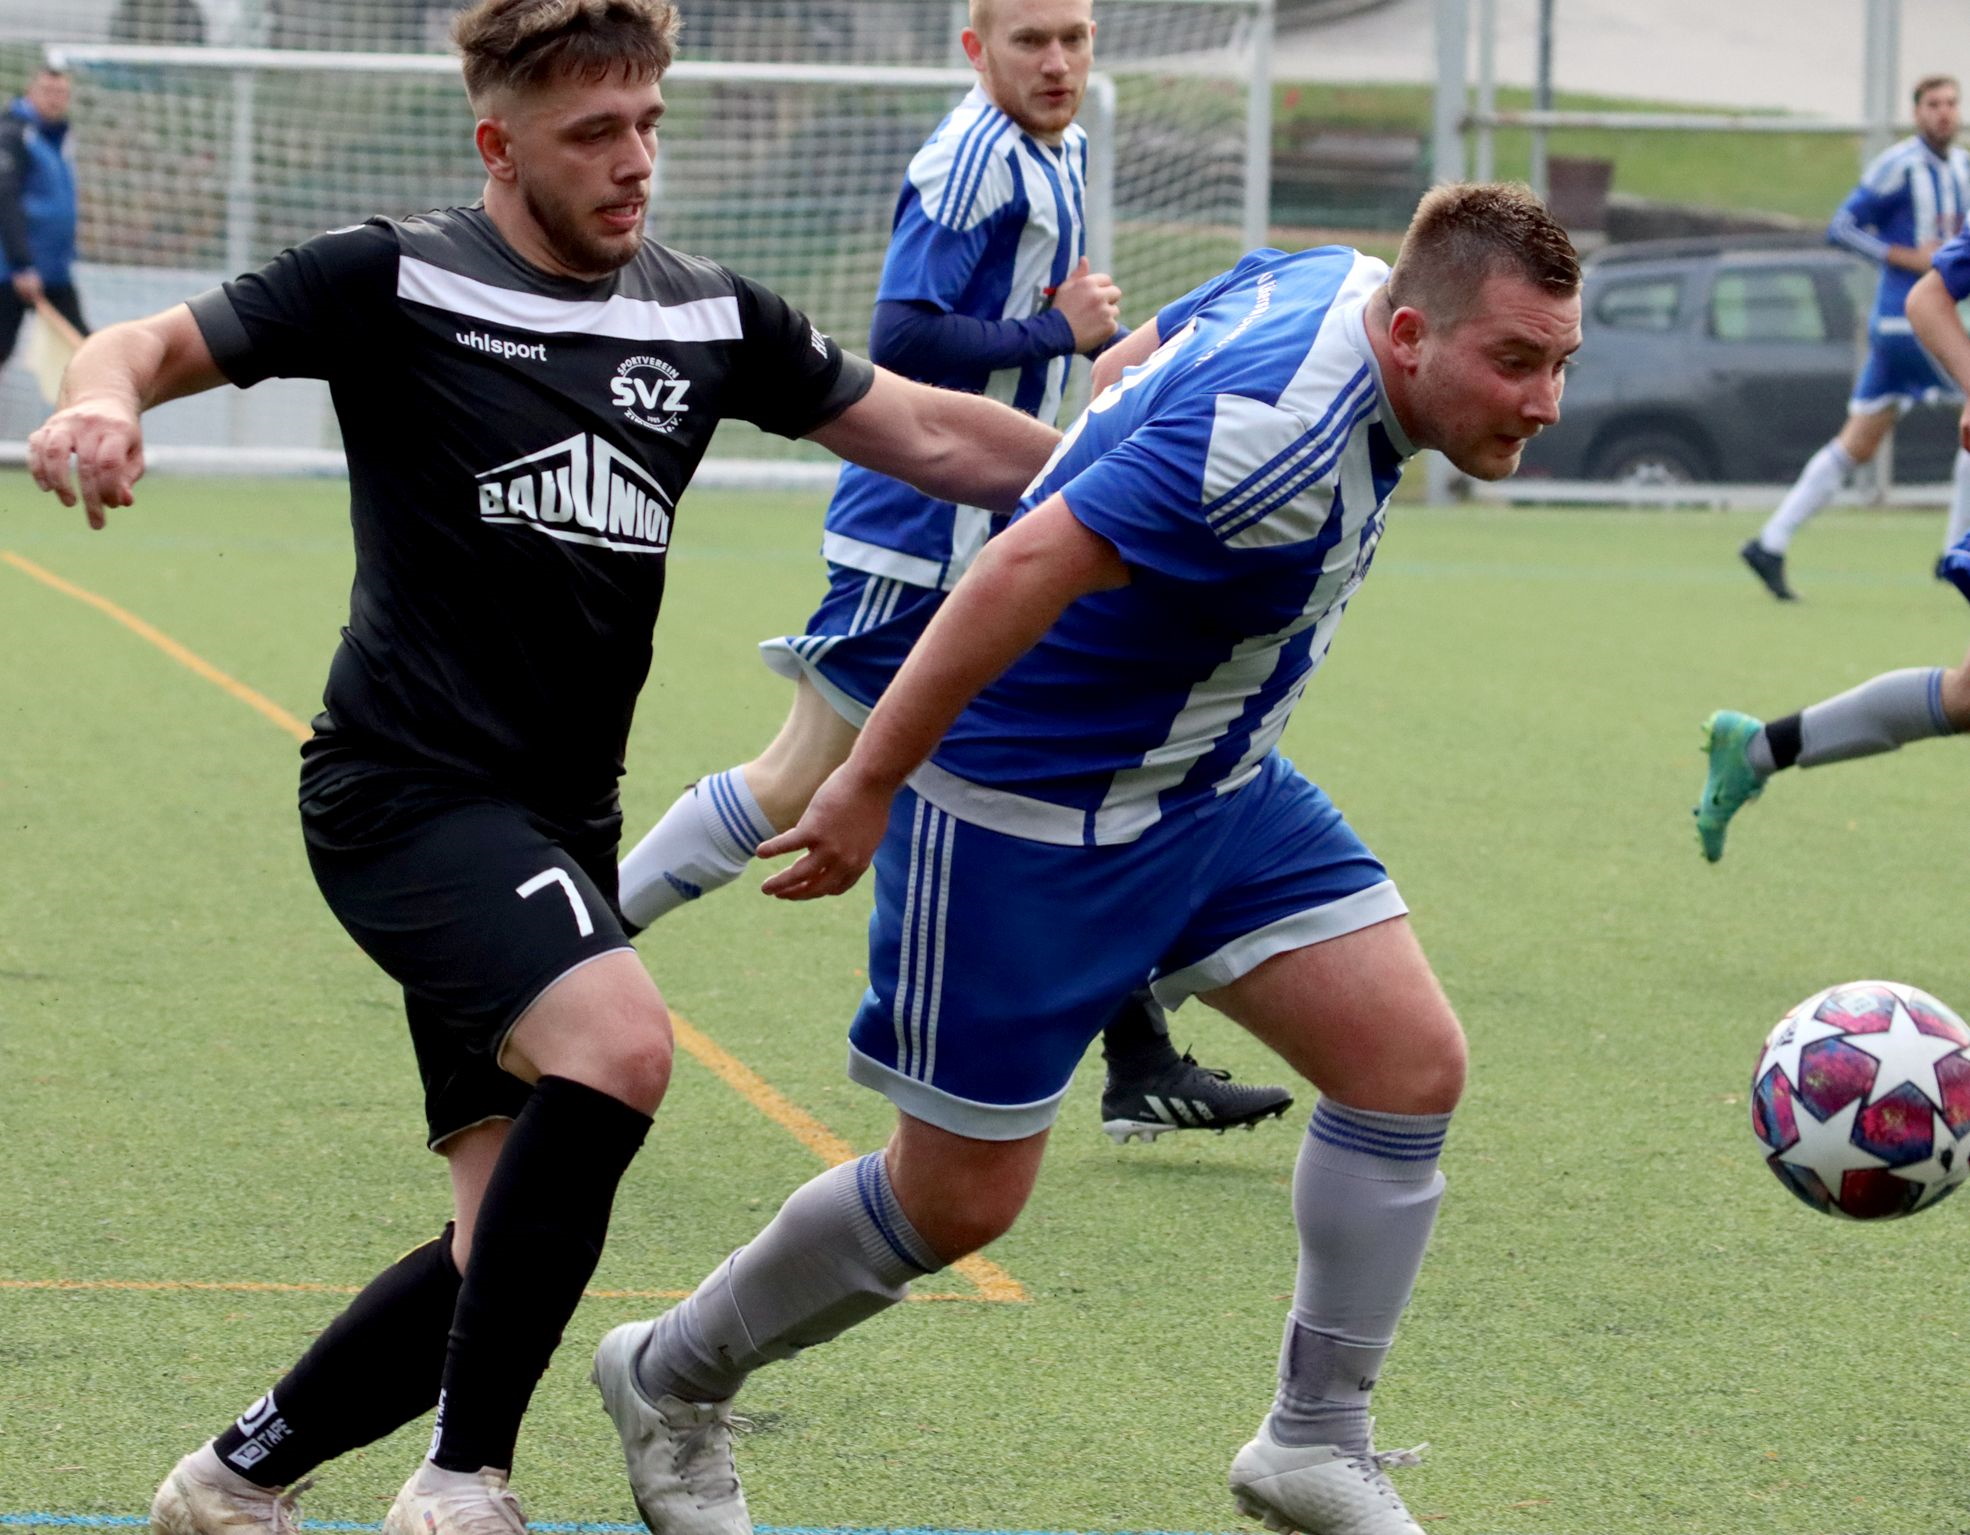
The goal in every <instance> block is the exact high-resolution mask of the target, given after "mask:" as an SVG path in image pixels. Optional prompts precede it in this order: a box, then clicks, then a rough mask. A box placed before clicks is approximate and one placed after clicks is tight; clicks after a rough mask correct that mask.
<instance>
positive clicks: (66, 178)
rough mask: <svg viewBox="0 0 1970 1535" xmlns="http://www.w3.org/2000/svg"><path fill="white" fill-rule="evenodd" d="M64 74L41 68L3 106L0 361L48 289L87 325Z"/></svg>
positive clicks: (77, 323)
mask: <svg viewBox="0 0 1970 1535" xmlns="http://www.w3.org/2000/svg"><path fill="white" fill-rule="evenodd" d="M69 89H70V87H69V78H68V75H67V74H66V73H65V72H64V71H62V70H59V69H52V68H44V69H42V70H41V71H39V72H38V73H37V74H36V75H35V76H34V78H33V79H32V80H31V81H29V82H28V87H27V89H26V90H25V91H23V92H22V93H21V94H20V95H19V96H16V97H15V98H14V99H13V101H11V102H9V103H8V105H7V109H6V112H5V113H4V114H0V272H4V273H5V275H6V278H7V281H6V282H5V283H0V363H4V362H5V361H6V360H7V357H8V355H9V354H10V353H12V351H13V350H14V340H15V337H16V336H17V335H18V334H19V332H20V323H21V316H22V315H23V314H25V313H26V312H27V311H28V310H30V309H32V308H33V307H34V303H35V300H36V299H38V298H41V297H42V296H44V295H45V296H46V297H47V300H48V302H49V303H51V304H53V305H54V306H55V308H56V309H58V310H60V311H61V313H62V314H63V315H64V316H66V317H67V319H68V322H69V323H70V324H71V325H73V326H74V327H75V328H76V329H77V330H79V331H81V332H83V333H84V334H85V335H86V334H87V333H88V330H89V327H88V325H87V324H85V323H84V322H83V319H82V306H81V303H80V302H79V301H78V300H77V298H76V295H75V274H74V265H75V167H74V166H73V165H72V164H71V163H70V161H69V158H68V154H67V142H68V100H69Z"/></svg>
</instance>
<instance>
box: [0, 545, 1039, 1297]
mask: <svg viewBox="0 0 1970 1535" xmlns="http://www.w3.org/2000/svg"><path fill="white" fill-rule="evenodd" d="M0 560H5V561H6V562H7V563H8V564H9V565H12V566H13V567H14V568H15V569H16V570H19V571H20V572H22V573H23V574H24V575H28V576H31V577H33V579H35V580H36V581H39V582H40V583H41V584H42V585H44V586H47V587H51V588H52V589H54V590H55V591H58V592H60V593H61V594H62V595H63V596H65V597H73V598H74V599H75V600H76V601H77V602H86V603H87V604H88V605H89V606H90V607H92V608H94V609H96V610H97V611H98V612H100V613H104V614H107V615H108V616H109V617H111V618H113V619H115V620H116V621H117V622H118V623H119V624H122V625H123V626H124V627H125V628H126V629H128V630H129V631H130V632H131V633H132V634H135V635H136V636H137V637H138V638H140V639H143V640H146V641H148V642H149V643H150V644H152V645H155V646H156V647H157V648H158V649H159V650H161V651H163V652H164V653H165V654H166V655H167V656H169V657H170V658H171V659H172V660H174V661H176V662H177V663H178V664H179V665H180V666H183V667H185V668H186V669H187V670H189V671H191V672H194V673H196V674H197V675H198V676H200V677H203V678H204V679H205V680H206V681H207V682H210V683H212V684H213V685H214V686H215V687H218V688H221V689H223V690H224V691H225V692H227V693H230V694H231V695H232V696H233V697H234V698H236V699H238V700H239V701H240V702H241V703H243V704H245V705H246V706H247V707H248V708H250V709H252V710H254V711H255V712H257V713H259V714H262V715H264V716H265V717H266V718H267V719H269V720H271V721H273V723H274V724H276V725H278V726H279V727H280V728H281V729H282V730H285V731H286V732H287V733H288V734H289V735H291V736H293V737H294V738H295V739H296V740H297V741H306V740H307V739H308V738H309V736H310V735H311V734H313V732H312V731H310V730H309V729H308V727H307V726H306V725H304V724H302V723H301V721H300V720H298V719H296V718H295V717H294V716H293V715H292V714H289V713H288V712H287V711H286V710H285V709H283V708H282V707H281V706H280V705H279V704H277V703H275V702H274V701H273V700H272V699H270V698H268V697H266V696H265V695H264V694H261V693H256V692H254V690H253V689H252V688H250V687H248V686H247V685H246V684H245V683H243V682H240V681H238V680H237V679H235V678H233V677H229V676H227V675H226V673H224V672H222V671H220V670H219V668H218V667H216V666H214V665H213V664H212V663H211V662H210V661H208V660H206V659H205V658H204V657H203V656H201V655H199V654H197V653H196V652H195V651H191V650H188V649H186V648H185V647H184V646H183V645H181V644H179V643H178V642H177V641H176V640H174V639H172V638H171V636H170V635H168V634H166V633H165V632H164V631H163V630H162V629H159V628H158V627H157V626H156V625H155V624H150V623H146V622H145V621H144V620H143V619H141V618H139V617H137V615H136V614H134V613H131V612H128V611H127V610H125V609H123V608H120V607H118V606H117V605H116V604H115V603H113V602H111V601H110V600H109V599H108V598H107V597H101V596H98V595H97V594H96V593H94V592H92V591H89V590H88V589H86V588H85V587H80V586H77V585H76V584H75V583H74V582H72V581H65V580H63V579H62V578H61V577H60V576H58V575H56V574H55V573H54V572H53V571H50V570H43V569H42V568H41V567H40V566H39V565H37V564H35V563H34V562H33V561H32V560H27V559H23V558H22V557H21V556H20V555H18V554H15V553H14V552H13V551H12V550H11V549H0ZM670 1021H671V1027H672V1029H673V1030H674V1031H675V1032H676V1035H677V1042H678V1044H680V1045H682V1046H683V1047H684V1049H685V1052H686V1053H687V1054H688V1055H690V1056H691V1058H692V1059H693V1060H695V1061H697V1063H698V1064H699V1065H701V1066H703V1067H704V1068H705V1069H706V1070H707V1071H709V1072H711V1074H712V1075H713V1076H715V1077H717V1078H718V1079H719V1080H720V1081H721V1082H723V1083H724V1084H725V1085H726V1086H727V1087H729V1088H731V1089H732V1091H733V1092H735V1093H737V1094H738V1095H739V1096H740V1097H741V1098H743V1099H745V1100H746V1102H747V1103H749V1104H751V1105H752V1106H753V1107H754V1108H755V1109H757V1110H759V1112H760V1113H762V1114H764V1115H765V1116H766V1117H767V1118H768V1119H770V1120H772V1121H773V1123H774V1124H776V1125H778V1126H779V1127H780V1128H781V1129H783V1130H785V1131H786V1132H787V1133H788V1134H789V1135H791V1136H792V1137H793V1138H794V1139H795V1140H797V1141H799V1142H800V1143H801V1145H803V1146H805V1147H806V1148H807V1149H808V1150H809V1151H811V1152H813V1153H814V1155H815V1156H817V1157H819V1158H820V1159H821V1160H822V1161H823V1162H825V1163H827V1164H828V1166H830V1167H834V1166H837V1165H839V1164H840V1163H843V1162H847V1161H850V1160H851V1159H853V1158H854V1157H855V1155H856V1151H855V1148H854V1147H853V1146H851V1145H849V1143H848V1142H847V1141H845V1140H843V1139H842V1138H841V1137H840V1136H838V1135H836V1134H835V1133H834V1131H832V1130H830V1129H829V1128H828V1127H827V1126H826V1125H824V1124H822V1123H821V1122H820V1120H818V1119H816V1118H815V1117H814V1116H813V1115H812V1114H809V1113H808V1112H807V1111H806V1110H805V1109H803V1108H801V1107H800V1105H799V1104H797V1103H795V1102H794V1101H793V1100H792V1099H791V1098H788V1097H787V1096H786V1095H785V1094H784V1093H782V1092H780V1091H779V1089H777V1088H775V1087H774V1086H773V1085H772V1084H771V1083H770V1082H768V1081H767V1080H766V1079H765V1078H764V1077H762V1076H760V1075H759V1073H758V1072H756V1071H754V1070H753V1069H752V1068H751V1067H750V1066H748V1065H746V1063H745V1062H744V1061H742V1060H740V1059H739V1058H738V1057H737V1056H735V1055H733V1054H732V1053H731V1052H730V1051H728V1050H726V1049H724V1048H723V1047H722V1046H720V1045H718V1044H716V1043H715V1042H714V1041H713V1040H712V1039H711V1038H710V1036H708V1035H706V1034H704V1033H701V1032H700V1031H699V1030H698V1029H697V1028H696V1027H694V1026H693V1025H692V1024H690V1023H688V1022H686V1021H685V1020H684V1019H683V1018H681V1017H679V1016H678V1015H677V1014H676V1013H672V1014H671V1015H670ZM952 1267H953V1268H955V1269H956V1270H957V1271H958V1272H959V1273H960V1274H962V1275H964V1277H965V1278H966V1279H969V1280H970V1281H971V1282H972V1284H974V1285H975V1286H977V1288H978V1294H977V1295H976V1296H970V1295H941V1294H940V1295H926V1294H915V1293H913V1294H912V1296H911V1298H912V1299H913V1300H926V1301H928V1300H983V1301H995V1302H1017V1301H1023V1300H1025V1299H1026V1290H1025V1287H1024V1286H1022V1285H1021V1284H1020V1283H1019V1281H1018V1280H1017V1279H1014V1278H1013V1277H1012V1275H1010V1274H1008V1273H1007V1272H1006V1271H1005V1270H1004V1269H1002V1268H1000V1267H999V1266H998V1264H996V1263H994V1262H992V1260H991V1259H989V1258H982V1257H978V1256H976V1255H974V1256H972V1257H969V1258H961V1259H959V1260H958V1262H957V1263H955V1264H953V1265H952ZM0 1289H15V1290H20V1289H30V1290H32V1289H55V1290H62V1289H98V1290H101V1289H125V1290H237V1291H289V1290H295V1291H306V1292H317V1291H318V1292H321V1293H324V1294H337V1295H341V1294H349V1295H353V1294H354V1293H355V1291H353V1290H344V1289H341V1288H338V1287H335V1286H330V1285H283V1284H218V1283H211V1284H206V1283H200V1282H196V1281H192V1280H183V1281H176V1280H158V1281H154V1282H147V1281H139V1280H130V1281H123V1280H101V1281H95V1280H65V1279H47V1280H37V1279H0ZM588 1293H589V1294H590V1295H591V1296H593V1297H595V1298H598V1299H617V1298H620V1299H636V1300H680V1299H682V1298H683V1297H684V1296H686V1295H688V1294H690V1291H688V1290H593V1291H590V1292H588Z"/></svg>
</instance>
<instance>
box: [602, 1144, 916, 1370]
mask: <svg viewBox="0 0 1970 1535" xmlns="http://www.w3.org/2000/svg"><path fill="white" fill-rule="evenodd" d="M942 1267H943V1264H942V1263H940V1262H939V1261H938V1259H937V1258H936V1256H935V1255H934V1254H933V1253H932V1252H931V1251H930V1248H929V1247H928V1246H927V1245H926V1244H925V1242H924V1240H923V1238H922V1237H920V1236H918V1235H917V1233H916V1230H915V1229H914V1228H913V1227H912V1226H911V1225H910V1223H909V1220H908V1219H907V1218H906V1217H905V1216H904V1214H903V1210H902V1207H901V1206H900V1205H898V1204H897V1202H896V1195H895V1192H894V1191H893V1190H892V1189H891V1188H890V1186H889V1172H888V1168H887V1166H886V1164H885V1163H884V1161H883V1154H882V1153H881V1152H879V1151H876V1152H871V1153H870V1154H869V1155H868V1156H865V1157H862V1158H859V1159H858V1160H856V1161H853V1162H844V1163H842V1164H841V1165H840V1166H839V1167H834V1168H830V1169H829V1170H828V1171H827V1172H825V1173H822V1174H821V1176H820V1177H818V1178H815V1179H813V1180H811V1181H810V1182H808V1183H806V1184H803V1185H802V1186H801V1187H800V1188H798V1189H796V1190H794V1192H793V1193H792V1195H790V1196H789V1197H788V1199H787V1202H786V1203H785V1204H783V1205H782V1206H780V1211H779V1213H778V1214H777V1215H775V1216H774V1217H773V1219H772V1220H771V1221H769V1222H768V1223H767V1225H766V1228H765V1229H764V1230H763V1231H761V1232H760V1233H759V1235H758V1236H756V1237H754V1238H753V1239H752V1240H751V1241H750V1242H748V1243H747V1244H746V1245H745V1246H744V1247H742V1248H740V1249H739V1250H738V1251H737V1252H735V1253H733V1254H732V1256H731V1257H729V1258H727V1259H726V1260H725V1262H724V1263H722V1264H720V1265H719V1266H718V1268H716V1269H715V1270H713V1272H712V1274H711V1276H710V1277H709V1278H708V1279H706V1280H705V1282H704V1283H703V1284H702V1285H700V1286H699V1287H698V1290H697V1292H696V1293H695V1294H693V1295H692V1296H691V1297H690V1298H689V1299H688V1300H686V1301H684V1302H683V1303H682V1304H680V1305H678V1306H676V1307H675V1308H673V1309H672V1310H671V1311H669V1312H668V1313H666V1314H665V1315H664V1316H663V1317H662V1318H661V1319H660V1320H659V1321H658V1323H657V1327H656V1330H655V1332H653V1333H652V1334H651V1337H650V1340H649V1342H648V1343H646V1344H645V1345H644V1349H643V1353H642V1355H641V1356H640V1358H639V1359H638V1361H637V1380H638V1383H639V1384H640V1385H641V1386H642V1387H643V1390H644V1392H645V1394H646V1395H648V1396H651V1397H657V1396H663V1395H670V1396H678V1397H683V1398H684V1399H685V1400H687V1401H694V1402H719V1401H724V1400H725V1399H726V1398H728V1397H730V1396H732V1395H734V1394H735V1393H736V1392H737V1391H738V1389H739V1387H740V1386H741V1385H742V1384H743V1383H744V1382H745V1378H746V1377H747V1376H748V1375H750V1374H751V1373H752V1372H753V1371H754V1370H756V1369H758V1368H759V1367H760V1366H761V1365H763V1364H769V1363H771V1362H772V1361H773V1360H775V1359H786V1358H788V1357H790V1356H791V1355H793V1354H797V1353H799V1352H800V1351H801V1350H802V1349H804V1348H812V1347H813V1346H814V1345H815V1344H817V1343H826V1342H827V1341H828V1340H829V1339H830V1338H834V1337H838V1336H839V1335H840V1334H842V1333H844V1332H846V1331H847V1330H848V1329H849V1328H851V1327H853V1326H855V1325H856V1324H857V1323H858V1322H864V1321H867V1320H868V1319H869V1318H870V1317H872V1316H874V1315H876V1314H877V1313H878V1312H881V1311H886V1310H888V1309H889V1307H891V1306H893V1305H895V1304H896V1303H897V1302H898V1301H900V1300H902V1299H903V1298H904V1296H905V1294H906V1293H907V1291H906V1288H905V1287H906V1286H907V1285H908V1284H909V1282H910V1281H911V1280H912V1279H916V1278H920V1277H921V1276H923V1275H925V1274H930V1273H935V1272H936V1271H937V1270H938V1269H940V1268H942Z"/></svg>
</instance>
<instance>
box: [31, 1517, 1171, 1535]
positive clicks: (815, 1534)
mask: <svg viewBox="0 0 1970 1535" xmlns="http://www.w3.org/2000/svg"><path fill="white" fill-rule="evenodd" d="M149 1525H150V1520H149V1518H148V1517H146V1516H143V1515H138V1514H0V1528H4V1529H16V1530H20V1529H27V1530H37V1529H47V1530H127V1529H144V1528H148V1527H149ZM300 1525H301V1528H302V1529H303V1530H331V1531H338V1532H340V1531H358V1530H376V1529H379V1528H381V1526H380V1525H376V1524H357V1523H354V1522H353V1521H351V1520H346V1519H303V1520H301V1521H300ZM527 1528H528V1529H529V1530H537V1531H539V1532H540V1535H649V1532H648V1530H646V1529H645V1528H644V1526H643V1525H641V1524H590V1523H583V1522H579V1521H576V1522H568V1521H565V1520H563V1521H555V1520H547V1519H529V1520H528V1521H527ZM753 1529H754V1532H755V1535H1083V1532H1080V1531H1071V1530H946V1529H936V1528H932V1527H930V1526H927V1525H915V1524H884V1525H860V1526H856V1525H839V1524H827V1525H821V1524H758V1525H754V1526H753ZM1109 1535H1187V1532H1182V1531H1174V1530H1128V1531H1117V1532H1109Z"/></svg>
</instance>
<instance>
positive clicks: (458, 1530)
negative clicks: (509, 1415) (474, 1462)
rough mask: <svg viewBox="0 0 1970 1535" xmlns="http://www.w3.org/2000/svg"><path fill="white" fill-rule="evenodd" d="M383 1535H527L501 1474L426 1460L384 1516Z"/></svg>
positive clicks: (523, 1517) (484, 1468)
mask: <svg viewBox="0 0 1970 1535" xmlns="http://www.w3.org/2000/svg"><path fill="white" fill-rule="evenodd" d="M383 1535H527V1516H526V1515H525V1514H523V1513H522V1512H520V1500H519V1499H518V1498H516V1497H514V1496H513V1494H512V1493H510V1492H508V1491H507V1490H506V1473H505V1472H504V1471H497V1470H494V1469H493V1468H492V1467H491V1466H482V1467H480V1468H479V1469H478V1470H477V1471H447V1470H445V1469H444V1467H442V1466H434V1465H433V1464H432V1463H431V1462H430V1461H428V1460H427V1461H424V1462H422V1463H421V1464H420V1465H419V1466H418V1468H417V1470H416V1472H415V1473H414V1474H413V1475H412V1477H411V1479H410V1480H409V1481H407V1482H405V1483H404V1485H403V1490H402V1491H401V1492H399V1493H398V1494H397V1499H396V1501H395V1502H394V1503H392V1504H391V1505H390V1512H389V1513H387V1514H385V1515H384V1516H383Z"/></svg>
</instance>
